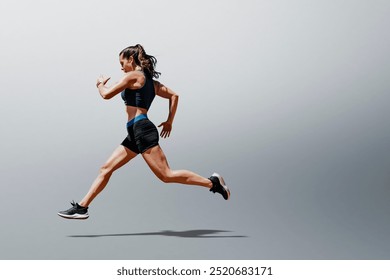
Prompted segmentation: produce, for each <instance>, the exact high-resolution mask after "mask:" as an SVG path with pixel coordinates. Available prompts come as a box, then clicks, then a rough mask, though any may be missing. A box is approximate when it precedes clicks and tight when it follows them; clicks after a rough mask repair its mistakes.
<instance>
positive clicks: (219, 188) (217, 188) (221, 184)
mask: <svg viewBox="0 0 390 280" xmlns="http://www.w3.org/2000/svg"><path fill="white" fill-rule="evenodd" d="M209 180H210V181H211V182H212V183H213V186H212V188H211V189H210V191H211V192H213V193H216V192H217V193H220V194H221V195H222V196H223V198H224V199H225V200H228V199H229V197H230V190H229V189H228V187H227V186H226V184H225V181H224V180H223V178H222V176H221V175H219V174H218V173H213V175H211V177H210V178H209Z"/></svg>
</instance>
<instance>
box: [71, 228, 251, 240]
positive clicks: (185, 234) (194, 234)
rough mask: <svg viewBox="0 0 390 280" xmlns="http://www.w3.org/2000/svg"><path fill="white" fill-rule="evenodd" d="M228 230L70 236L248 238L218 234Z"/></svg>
mask: <svg viewBox="0 0 390 280" xmlns="http://www.w3.org/2000/svg"><path fill="white" fill-rule="evenodd" d="M227 232H231V231H227V230H214V229H198V230H186V231H172V230H163V231H158V232H140V233H113V234H89V235H69V236H68V237H89V238H93V237H120V236H171V237H182V238H246V237H248V236H244V235H225V234H224V235H218V234H220V233H227Z"/></svg>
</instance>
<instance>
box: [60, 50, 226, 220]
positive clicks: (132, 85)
mask: <svg viewBox="0 0 390 280" xmlns="http://www.w3.org/2000/svg"><path fill="white" fill-rule="evenodd" d="M119 61H120V64H121V66H122V70H123V72H124V76H123V77H122V79H120V80H119V82H118V83H116V84H114V85H112V86H110V87H108V86H106V83H107V81H108V80H109V79H110V78H109V77H104V76H100V78H98V80H97V83H96V87H97V88H98V90H99V93H100V95H101V97H102V98H104V99H111V98H113V97H114V96H116V95H117V94H119V93H121V96H122V99H123V101H124V103H125V105H126V113H127V125H126V127H127V133H128V135H127V137H126V138H125V139H124V140H123V142H122V143H121V144H120V145H119V147H117V148H116V149H115V150H114V152H113V153H112V155H111V156H110V157H109V158H108V160H107V161H106V162H105V164H104V165H103V166H102V167H101V168H100V172H99V174H98V176H97V178H96V179H95V181H94V182H93V183H92V185H91V187H90V189H89V191H88V193H87V194H86V195H85V197H84V198H83V199H82V200H81V201H80V202H79V203H75V202H72V203H71V204H72V207H71V208H69V209H68V210H65V211H60V212H58V215H59V216H61V217H63V218H68V219H87V218H88V217H89V214H88V207H89V205H90V204H91V202H92V201H93V199H94V198H95V197H96V196H97V195H98V194H99V193H100V192H101V191H102V190H103V189H104V188H105V186H106V185H107V183H108V181H109V179H110V177H111V175H112V174H113V172H114V171H115V170H117V169H118V168H120V167H122V166H123V165H125V164H126V163H128V162H129V161H130V160H131V159H133V158H134V157H136V156H137V155H138V154H141V155H142V157H143V158H144V160H145V161H146V163H147V164H148V166H149V167H150V169H151V170H152V171H153V173H154V174H155V175H156V176H157V177H158V178H159V179H160V180H161V181H163V182H164V183H181V184H186V185H197V186H202V187H206V188H208V189H209V190H210V191H211V192H213V193H216V192H217V193H220V194H221V195H222V196H223V198H224V199H225V200H228V199H229V197H230V191H229V189H228V188H227V187H226V185H225V182H224V180H223V178H222V177H221V176H220V175H219V174H217V173H213V174H212V175H211V176H210V177H209V178H204V177H202V176H200V175H198V174H195V173H194V172H191V171H188V170H172V169H171V168H170V167H169V165H168V162H167V159H166V157H165V154H164V152H163V150H162V149H161V147H160V145H159V142H158V141H159V133H158V130H157V128H156V126H155V125H154V124H153V123H152V122H151V121H150V120H149V119H148V116H147V113H148V110H149V107H150V105H151V104H152V102H153V99H154V97H155V96H156V95H158V96H160V97H162V98H166V99H168V100H169V114H168V119H167V120H166V121H165V122H163V123H161V124H160V125H159V126H158V127H162V130H161V133H160V136H161V137H162V138H166V137H169V136H170V134H171V130H172V123H173V119H174V117H175V113H176V109H177V104H178V95H177V94H176V93H175V92H174V91H173V90H171V89H170V88H168V87H167V86H165V85H163V84H161V83H160V82H158V81H156V80H154V79H153V78H155V79H158V77H159V76H160V74H161V73H159V72H157V71H156V70H155V66H156V63H157V60H156V58H155V57H154V56H152V55H148V54H147V53H146V52H145V50H144V48H143V47H142V46H141V45H139V44H137V45H135V46H130V47H127V48H125V49H124V50H122V51H121V52H120V53H119Z"/></svg>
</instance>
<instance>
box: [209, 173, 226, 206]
mask: <svg viewBox="0 0 390 280" xmlns="http://www.w3.org/2000/svg"><path fill="white" fill-rule="evenodd" d="M211 176H214V177H217V178H218V180H219V183H220V184H221V186H222V187H223V188H224V189H225V191H226V193H227V195H228V197H227V198H225V200H229V198H230V190H229V188H228V187H227V186H226V183H225V180H224V179H223V178H222V176H221V175H219V174H218V173H215V172H214V173H213V175H211Z"/></svg>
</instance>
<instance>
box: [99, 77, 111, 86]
mask: <svg viewBox="0 0 390 280" xmlns="http://www.w3.org/2000/svg"><path fill="white" fill-rule="evenodd" d="M109 79H111V77H108V78H105V77H104V76H103V75H100V77H99V78H98V79H97V81H96V87H99V86H100V85H101V84H102V85H103V86H104V85H105V84H106V83H107V82H108V80H109Z"/></svg>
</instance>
